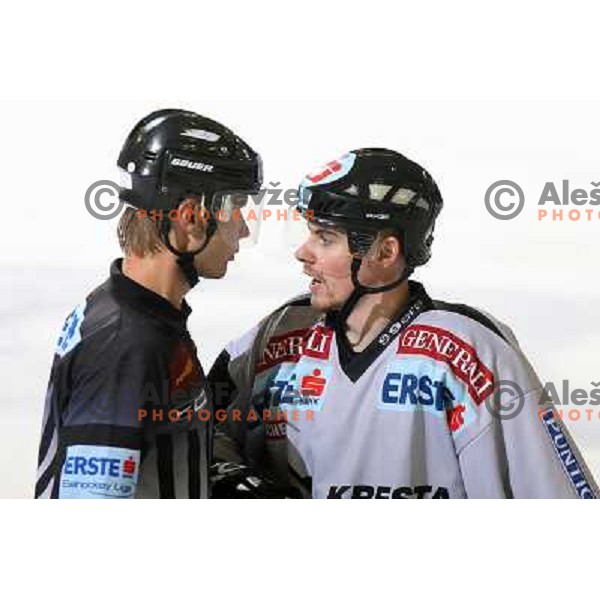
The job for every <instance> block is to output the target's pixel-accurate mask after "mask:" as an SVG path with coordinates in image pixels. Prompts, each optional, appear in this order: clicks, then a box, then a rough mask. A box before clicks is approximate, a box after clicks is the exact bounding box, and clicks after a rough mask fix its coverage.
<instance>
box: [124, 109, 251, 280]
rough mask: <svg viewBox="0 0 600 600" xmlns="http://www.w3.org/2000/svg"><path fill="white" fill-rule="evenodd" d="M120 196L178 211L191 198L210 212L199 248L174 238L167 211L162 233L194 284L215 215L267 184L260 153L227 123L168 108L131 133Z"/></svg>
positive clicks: (133, 203)
mask: <svg viewBox="0 0 600 600" xmlns="http://www.w3.org/2000/svg"><path fill="white" fill-rule="evenodd" d="M117 164H118V166H119V168H120V169H121V178H122V182H121V190H120V193H119V197H120V199H121V200H122V201H123V202H125V203H127V204H129V205H131V206H133V207H135V208H138V209H143V210H146V211H149V212H150V211H157V212H158V211H166V212H167V213H168V211H170V210H172V209H176V208H177V207H178V206H179V204H180V203H181V202H182V201H183V200H184V199H185V198H186V197H188V196H193V197H198V198H199V199H201V202H202V208H203V209H205V210H207V211H208V214H209V218H208V221H207V230H206V238H205V240H204V243H203V245H202V246H201V247H200V248H199V249H198V250H196V251H195V252H180V251H178V250H176V249H175V248H174V247H173V246H172V244H171V243H170V241H169V229H170V223H171V221H170V218H169V217H168V215H167V214H164V215H161V217H160V222H161V235H162V239H163V242H164V243H165V245H166V246H167V248H168V249H169V250H170V251H171V252H172V253H173V254H175V255H176V256H177V257H178V261H177V262H178V264H179V266H180V267H181V269H182V270H183V272H184V274H185V277H186V279H187V281H188V283H189V284H190V286H192V287H193V286H194V285H196V283H197V282H198V273H197V272H196V269H195V267H194V256H195V255H196V254H199V253H200V252H202V250H204V248H206V246H207V245H208V243H209V241H210V239H211V237H212V236H213V235H214V233H215V231H216V229H217V221H216V218H215V213H216V212H217V211H220V210H223V209H227V208H228V206H227V204H228V203H229V202H231V201H232V198H234V197H235V196H236V195H237V194H241V195H248V194H256V193H257V192H258V191H259V190H260V187H261V185H262V162H261V159H260V156H259V155H258V154H257V153H256V152H255V151H254V150H252V148H251V147H250V146H249V145H248V144H247V143H246V142H244V140H242V139H241V138H240V137H238V136H237V135H236V134H235V133H233V132H232V131H231V130H230V129H228V128H227V127H225V126H223V125H221V124H220V123H217V122H216V121H213V120H212V119H208V118H207V117H203V116H201V115H198V114H196V113H193V112H190V111H186V110H179V109H164V110H158V111H155V112H153V113H150V114H149V115H148V116H146V117H144V118H143V119H142V120H141V121H140V122H139V123H138V124H137V125H136V126H135V127H134V128H133V130H132V131H131V133H130V134H129V136H128V137H127V139H126V140H125V144H124V145H123V148H122V150H121V153H120V155H119V159H118V161H117Z"/></svg>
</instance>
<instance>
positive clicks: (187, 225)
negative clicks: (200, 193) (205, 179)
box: [177, 196, 209, 237]
mask: <svg viewBox="0 0 600 600" xmlns="http://www.w3.org/2000/svg"><path fill="white" fill-rule="evenodd" d="M208 218H209V213H208V211H207V210H205V209H203V208H202V205H201V203H200V202H199V201H198V199H197V198H194V197H192V196H189V197H186V198H184V200H182V201H181V203H180V204H179V206H178V207H177V223H178V229H179V230H180V231H181V233H184V234H187V235H193V236H194V237H199V236H200V235H202V234H203V233H204V231H205V230H206V223H207V222H208Z"/></svg>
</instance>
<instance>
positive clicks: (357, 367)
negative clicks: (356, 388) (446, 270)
mask: <svg viewBox="0 0 600 600" xmlns="http://www.w3.org/2000/svg"><path fill="white" fill-rule="evenodd" d="M408 288H409V293H410V296H409V301H408V304H406V305H404V306H403V307H402V309H401V310H400V311H399V312H398V314H397V315H396V316H395V317H394V318H393V319H392V320H391V321H390V323H389V324H388V326H387V327H386V328H385V329H384V330H383V331H382V332H381V333H380V334H379V335H378V336H377V337H376V338H375V339H374V340H373V341H372V342H371V343H370V344H369V345H368V346H367V347H366V348H365V349H364V350H363V351H362V352H354V351H353V350H352V347H351V346H350V343H349V342H348V338H347V337H346V333H345V331H343V329H342V328H341V326H340V322H339V319H337V318H336V313H333V312H332V313H328V314H327V316H326V321H325V323H326V325H328V326H329V327H331V328H332V329H333V330H334V331H335V338H336V342H337V348H338V355H339V361H340V367H341V368H342V370H343V371H344V373H345V374H346V375H347V377H348V379H350V381H352V382H353V383H356V382H357V381H358V380H359V378H360V377H361V376H362V375H363V374H364V373H365V371H366V370H367V369H368V368H369V367H370V366H371V365H372V364H373V363H374V362H375V361H376V360H377V358H378V357H379V356H380V355H381V354H382V353H383V352H384V351H385V349H386V348H387V347H388V346H389V345H390V344H391V343H392V342H393V341H394V340H395V339H397V338H398V336H399V335H400V334H401V333H402V332H403V331H404V330H405V329H406V328H407V327H408V326H409V325H410V324H411V323H412V322H413V321H414V320H415V319H416V318H417V317H418V316H419V315H420V314H421V313H422V312H425V311H427V310H431V309H432V308H434V303H433V300H431V298H430V297H429V295H428V294H427V292H426V291H425V288H424V287H423V286H422V285H421V284H420V283H418V282H417V281H409V282H408Z"/></svg>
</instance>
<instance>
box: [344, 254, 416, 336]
mask: <svg viewBox="0 0 600 600" xmlns="http://www.w3.org/2000/svg"><path fill="white" fill-rule="evenodd" d="M361 264H362V258H357V257H353V258H352V264H351V265H350V271H351V274H352V283H353V284H354V290H353V291H352V294H350V297H349V298H348V300H346V302H344V304H343V306H342V308H341V309H340V311H339V312H338V317H337V318H338V322H339V324H340V325H344V324H345V323H346V321H347V320H348V317H349V316H350V314H351V313H352V311H353V310H354V308H355V307H356V305H357V304H358V301H359V300H360V299H361V298H362V297H363V296H365V295H366V294H379V293H381V292H389V291H390V290H393V289H394V288H396V287H398V286H399V285H401V284H402V283H404V282H405V281H406V280H407V279H408V278H409V277H410V276H411V275H412V274H413V271H414V268H413V267H409V266H408V265H407V266H405V267H404V270H403V271H402V274H401V275H400V277H399V278H398V279H397V280H396V281H393V282H392V283H388V284H386V285H380V286H378V287H367V286H364V285H362V284H361V283H360V281H359V280H358V271H359V270H360V265H361Z"/></svg>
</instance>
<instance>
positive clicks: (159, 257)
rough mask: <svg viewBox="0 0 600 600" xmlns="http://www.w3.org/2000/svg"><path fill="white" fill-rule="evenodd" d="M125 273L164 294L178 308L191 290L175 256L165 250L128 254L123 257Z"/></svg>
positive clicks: (154, 290) (141, 283)
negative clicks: (142, 255) (143, 253)
mask: <svg viewBox="0 0 600 600" xmlns="http://www.w3.org/2000/svg"><path fill="white" fill-rule="evenodd" d="M123 275H125V276H126V277H129V279H132V280H133V281H135V282H136V283H138V284H139V285H141V286H143V287H145V288H146V289H149V290H150V291H152V292H154V293H155V294H158V295H159V296H162V297H163V298H164V299H165V300H167V301H168V302H170V303H171V304H172V305H173V306H174V307H175V308H176V309H177V310H181V304H182V302H183V297H184V296H185V294H186V292H187V291H188V290H189V286H188V285H187V283H186V281H185V278H184V277H183V274H182V272H181V269H180V268H179V266H178V265H177V262H176V259H175V256H174V255H173V254H171V253H170V252H168V251H166V250H164V251H161V252H157V253H156V254H152V255H150V256H144V257H140V256H136V255H127V256H125V257H124V258H123Z"/></svg>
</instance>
